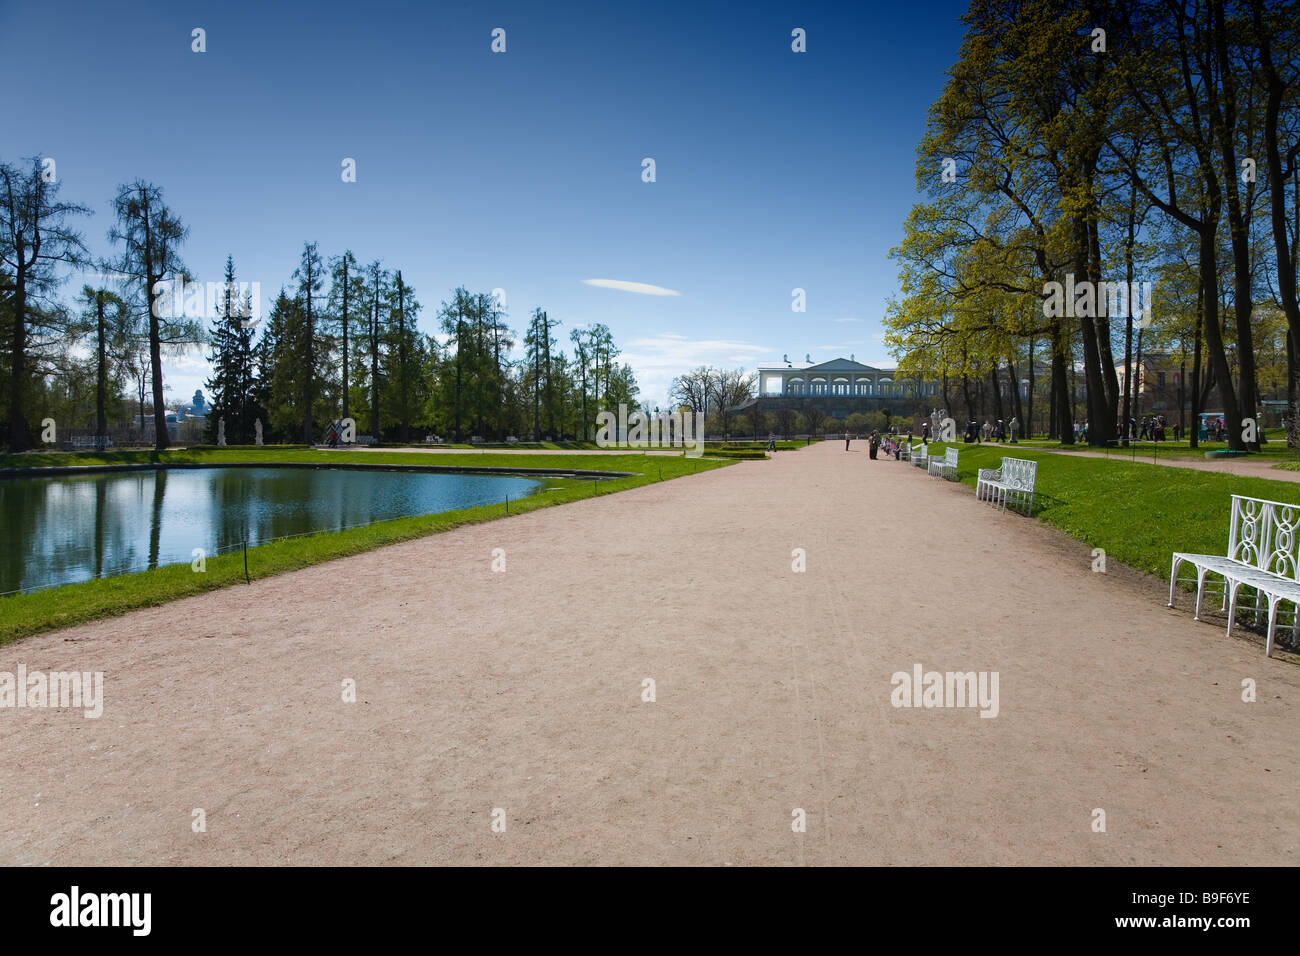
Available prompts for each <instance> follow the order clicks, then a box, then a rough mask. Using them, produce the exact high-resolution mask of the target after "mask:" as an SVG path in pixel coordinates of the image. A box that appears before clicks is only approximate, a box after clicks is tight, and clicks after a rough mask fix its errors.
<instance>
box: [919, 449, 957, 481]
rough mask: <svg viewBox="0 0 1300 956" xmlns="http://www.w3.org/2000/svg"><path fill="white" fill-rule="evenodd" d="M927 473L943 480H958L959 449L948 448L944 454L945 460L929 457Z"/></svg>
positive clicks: (933, 456)
mask: <svg viewBox="0 0 1300 956" xmlns="http://www.w3.org/2000/svg"><path fill="white" fill-rule="evenodd" d="M926 471H928V472H929V473H930V474H932V475H938V476H939V477H941V478H951V479H952V480H953V481H956V480H957V449H956V448H946V449H944V452H943V458H942V459H940V458H938V457H937V456H935V455H929V456H928V457H927V461H926Z"/></svg>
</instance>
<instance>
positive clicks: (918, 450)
mask: <svg viewBox="0 0 1300 956" xmlns="http://www.w3.org/2000/svg"><path fill="white" fill-rule="evenodd" d="M929 457H930V446H929V445H928V444H926V443H925V442H921V443H920V444H919V445H913V446H912V464H914V465H915V466H916V467H917V468H924V467H925V465H926V461H927V460H928V459H929Z"/></svg>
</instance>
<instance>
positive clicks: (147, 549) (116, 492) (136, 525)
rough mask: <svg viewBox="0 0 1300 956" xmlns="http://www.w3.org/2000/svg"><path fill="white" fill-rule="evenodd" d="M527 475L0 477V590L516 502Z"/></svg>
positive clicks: (531, 482) (283, 471) (529, 485)
mask: <svg viewBox="0 0 1300 956" xmlns="http://www.w3.org/2000/svg"><path fill="white" fill-rule="evenodd" d="M540 487H542V485H541V482H539V481H537V480H535V479H532V478H516V477H510V476H499V475H446V474H428V473H420V472H384V471H346V470H338V469H319V470H318V469H305V468H197V469H172V470H169V469H157V470H152V471H132V472H115V473H101V474H95V475H83V476H79V477H57V478H6V479H0V593H7V592H10V591H16V590H26V589H30V588H39V587H48V586H50V585H54V584H67V583H70V582H73V581H85V580H88V579H90V578H96V577H108V576H111V575H114V574H123V573H126V572H128V571H141V570H144V569H146V568H154V567H158V566H159V565H163V564H174V563H177V562H182V561H184V562H187V563H188V562H189V561H190V560H191V554H192V552H193V550H194V549H195V548H202V549H204V551H205V552H206V553H207V554H209V555H211V554H214V553H217V552H225V551H232V550H235V549H236V548H238V547H240V545H241V544H242V542H244V541H245V540H247V542H248V545H249V547H253V546H255V545H257V544H264V543H266V542H268V541H271V540H274V539H276V538H283V537H287V536H289V535H296V534H304V533H306V532H310V531H337V530H341V529H343V528H355V527H360V526H362V525H367V524H371V523H373V522H375V521H385V520H388V519H391V518H400V517H404V516H408V515H420V514H434V513H436V512H440V511H454V510H456V509H459V508H471V507H475V506H477V505H483V504H492V503H495V502H499V501H502V500H503V499H504V498H505V497H506V496H507V495H509V496H510V497H511V498H519V497H523V496H525V495H529V494H532V493H533V492H535V491H537V489H539V488H540Z"/></svg>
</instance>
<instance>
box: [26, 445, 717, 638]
mask: <svg viewBox="0 0 1300 956" xmlns="http://www.w3.org/2000/svg"><path fill="white" fill-rule="evenodd" d="M267 462H290V463H300V464H307V463H322V462H324V463H329V462H336V463H337V462H342V463H352V462H356V463H361V464H371V465H382V464H400V465H424V466H438V467H446V466H451V465H465V466H473V467H480V468H482V467H495V468H546V469H555V470H556V471H573V470H579V471H580V470H592V471H619V472H633V473H635V474H634V475H633V476H632V477H628V478H606V479H602V480H601V481H599V482H593V481H587V480H581V479H574V480H569V481H557V482H549V483H548V484H549V485H550V487H549V488H548V489H547V490H545V491H539V492H537V493H536V494H534V495H532V496H531V497H528V498H522V499H518V500H512V501H511V502H510V504H509V514H510V515H512V516H513V515H519V514H523V513H525V512H528V511H536V510H537V509H539V508H547V507H550V506H551V505H558V504H565V503H567V502H571V501H578V500H581V499H583V498H591V497H593V496H595V495H607V494H613V493H616V492H619V491H625V490H627V489H629V488H636V487H638V486H640V485H645V484H650V483H652V482H656V481H668V480H670V479H673V478H680V477H682V476H684V475H690V474H693V473H695V472H697V471H708V470H711V469H713V468H725V467H726V466H727V465H729V464H731V462H729V461H722V460H717V459H708V458H698V459H697V458H687V457H684V456H682V455H676V456H666V455H654V456H647V455H644V454H640V453H630V454H609V455H564V454H562V453H557V454H554V455H537V454H530V455H512V454H509V453H508V452H503V453H501V454H481V455H456V454H443V455H437V456H431V455H425V454H420V453H409V452H407V453H403V452H329V451H313V450H309V449H293V448H289V449H267V448H257V449H243V448H239V449H235V448H221V449H178V450H175V451H167V452H162V453H157V452H152V451H120V452H103V453H99V452H89V453H84V454H83V453H72V454H57V453H49V454H23V455H2V456H0V468H37V467H51V466H68V467H69V468H73V467H75V466H78V465H108V464H141V463H161V464H166V463H183V464H246V465H257V464H265V463H267ZM3 480H4V479H0V481H3ZM506 507H507V506H506V504H505V503H504V502H502V503H501V504H494V505H486V506H483V507H479V508H469V509H465V510H461V511H448V512H443V513H442V514H436V515H422V516H418V517H411V518H398V519H396V520H393V521H382V522H378V523H376V524H372V525H368V526H367V527H364V528H353V529H350V530H347V531H337V532H323V533H321V534H314V535H306V536H302V537H297V538H288V539H284V540H280V541H274V542H271V543H269V544H265V545H261V546H260V547H256V548H250V549H249V550H248V576H249V579H250V580H251V579H254V578H265V577H270V576H272V575H276V574H282V573H284V572H286V571H293V570H296V569H298V568H304V567H307V566H308V565H312V564H318V563H320V562H322V561H330V560H333V559H334V558H341V557H346V556H347V555H351V554H359V553H361V552H363V551H370V550H372V549H374V548H379V547H382V546H384V545H386V544H394V543H396V542H398V541H407V540H410V539H412V538H419V537H423V536H425V535H429V534H436V533H438V532H440V531H447V530H449V529H451V528H456V527H460V526H461V525H467V524H476V523H478V522H482V521H491V520H493V519H497V518H506ZM244 581H245V578H244V554H243V552H233V553H229V554H222V555H212V556H209V557H208V558H207V570H206V571H204V572H203V573H196V572H195V571H193V570H191V568H190V565H188V564H173V565H167V566H165V567H161V568H155V569H153V570H150V571H141V572H138V573H135V574H123V575H119V576H117V577H111V578H100V579H97V580H94V581H85V582H82V583H78V584H68V585H64V586H62V587H57V588H50V589H48V590H45V591H36V592H33V593H29V594H15V595H10V596H8V597H0V645H3V644H7V643H10V642H12V641H15V640H17V639H19V638H21V637H25V636H27V635H29V634H36V633H38V632H41V631H48V630H52V629H54V628H59V627H68V626H70V625H73V624H80V623H82V622H84V621H90V620H94V619H96V618H101V617H109V616H113V615H118V614H124V613H126V612H127V611H131V610H134V609H136V608H141V607H150V606H154V605H158V604H165V603H167V602H168V601H173V600H176V599H177V598H182V597H188V596H190V595H193V594H200V593H202V592H204V591H211V590H213V589H215V588H221V587H227V586H230V585H243V584H244Z"/></svg>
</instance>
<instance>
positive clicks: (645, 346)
mask: <svg viewBox="0 0 1300 956" xmlns="http://www.w3.org/2000/svg"><path fill="white" fill-rule="evenodd" d="M771 353H772V350H771V349H770V348H769V347H768V346H766V345H755V344H753V343H751V342H737V341H734V340H732V339H689V338H687V337H686V336H684V335H678V334H676V333H672V332H664V333H661V334H659V335H653V336H647V337H642V338H637V339H633V340H632V341H631V342H629V343H628V344H627V345H626V346H625V348H624V350H623V354H622V355H620V356H619V357H618V358H617V359H616V360H615V361H618V362H626V363H627V364H629V365H631V366H632V368H633V370H634V371H635V372H636V380H637V384H638V385H640V386H641V399H642V401H645V400H647V399H649V400H650V403H651V404H652V405H661V406H662V405H664V404H666V400H667V397H668V387H669V385H670V384H671V383H672V380H673V379H674V378H676V377H677V376H678V375H682V374H684V373H686V372H689V371H690V370H691V369H693V368H698V367H699V366H701V365H714V366H720V367H722V368H746V369H749V370H751V371H752V370H753V368H754V366H755V365H757V364H758V363H759V362H760V361H765V360H767V359H769V358H770V357H771Z"/></svg>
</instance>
